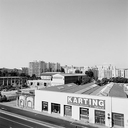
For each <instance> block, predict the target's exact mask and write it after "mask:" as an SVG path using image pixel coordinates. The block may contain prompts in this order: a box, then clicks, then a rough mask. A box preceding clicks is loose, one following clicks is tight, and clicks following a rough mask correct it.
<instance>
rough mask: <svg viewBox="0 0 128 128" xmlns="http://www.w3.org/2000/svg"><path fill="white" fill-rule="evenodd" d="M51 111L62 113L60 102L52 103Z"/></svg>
mask: <svg viewBox="0 0 128 128" xmlns="http://www.w3.org/2000/svg"><path fill="white" fill-rule="evenodd" d="M51 112H53V113H60V104H56V103H51Z"/></svg>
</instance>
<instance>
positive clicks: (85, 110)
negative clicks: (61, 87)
mask: <svg viewBox="0 0 128 128" xmlns="http://www.w3.org/2000/svg"><path fill="white" fill-rule="evenodd" d="M80 119H89V109H88V108H80Z"/></svg>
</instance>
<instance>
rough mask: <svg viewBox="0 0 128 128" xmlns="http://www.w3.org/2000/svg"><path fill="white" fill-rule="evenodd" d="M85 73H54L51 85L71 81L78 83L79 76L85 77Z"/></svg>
mask: <svg viewBox="0 0 128 128" xmlns="http://www.w3.org/2000/svg"><path fill="white" fill-rule="evenodd" d="M85 76H86V75H85V74H77V73H76V74H75V73H74V74H68V73H67V74H66V73H59V74H55V75H52V81H51V86H55V85H63V84H69V83H76V82H77V80H78V79H79V78H81V79H82V77H85Z"/></svg>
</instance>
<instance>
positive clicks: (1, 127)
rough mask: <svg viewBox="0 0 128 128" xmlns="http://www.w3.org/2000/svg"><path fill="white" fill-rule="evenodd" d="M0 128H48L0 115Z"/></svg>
mask: <svg viewBox="0 0 128 128" xmlns="http://www.w3.org/2000/svg"><path fill="white" fill-rule="evenodd" d="M0 128H50V127H46V126H42V125H39V124H37V123H32V122H29V121H27V120H26V121H25V120H23V119H19V118H16V117H13V116H9V115H6V114H3V113H0Z"/></svg>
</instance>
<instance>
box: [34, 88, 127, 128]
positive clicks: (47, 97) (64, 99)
mask: <svg viewBox="0 0 128 128" xmlns="http://www.w3.org/2000/svg"><path fill="white" fill-rule="evenodd" d="M68 97H78V98H80V99H81V98H83V99H92V100H94V101H95V100H97V99H98V101H100V100H101V102H100V105H101V106H102V105H103V107H104V108H97V107H87V106H83V105H72V104H69V103H68ZM42 101H45V102H48V113H49V114H51V103H57V104H60V116H65V115H64V105H70V106H72V116H71V118H72V119H74V120H80V107H82V108H89V123H95V110H101V111H104V112H105V126H108V127H111V124H112V122H111V121H112V112H115V113H121V114H123V115H124V128H128V99H123V98H111V97H102V96H93V95H83V94H74V93H64V92H52V91H43V90H35V110H37V111H40V112H42ZM102 101H104V102H102ZM91 103H93V102H91ZM95 103H96V104H97V102H95ZM95 103H94V104H95ZM108 115H109V116H110V119H108Z"/></svg>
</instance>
